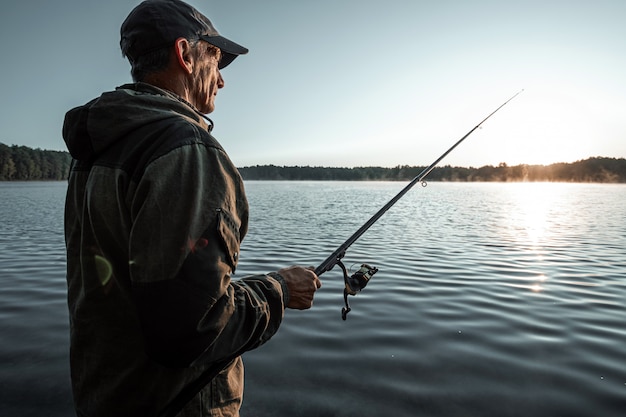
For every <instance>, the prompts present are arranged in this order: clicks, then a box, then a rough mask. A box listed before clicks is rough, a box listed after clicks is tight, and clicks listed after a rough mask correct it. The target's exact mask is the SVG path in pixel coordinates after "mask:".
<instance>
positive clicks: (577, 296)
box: [0, 182, 626, 417]
mask: <svg viewBox="0 0 626 417" xmlns="http://www.w3.org/2000/svg"><path fill="white" fill-rule="evenodd" d="M404 185H405V184H403V183H387V182H249V183H247V189H248V194H249V200H250V205H251V226H250V232H249V235H248V237H247V238H246V240H245V241H244V245H243V248H242V261H241V264H240V266H239V268H238V270H237V276H239V277H240V276H243V275H245V274H248V273H257V272H265V271H271V270H275V269H277V268H279V267H282V266H286V265H290V264H293V263H297V264H304V265H311V266H317V265H318V264H319V263H321V262H322V261H323V260H324V259H325V258H326V257H327V256H328V255H329V254H330V253H332V252H333V251H334V250H335V249H336V248H337V247H338V246H339V245H340V244H341V243H343V241H345V239H347V238H348V237H349V236H350V235H351V234H352V233H353V232H354V231H355V230H356V229H358V228H359V227H360V226H361V225H362V224H363V223H365V221H367V220H368V219H369V217H370V216H371V215H372V214H374V213H375V212H376V211H377V210H378V209H379V208H380V207H381V206H382V205H383V204H385V203H386V202H387V201H388V200H389V199H391V198H392V197H393V196H394V195H395V194H396V193H397V192H398V191H399V190H400V189H401V188H402V187H404ZM65 188H66V185H65V183H63V182H51V183H42V182H34V183H0V285H1V287H0V288H1V290H0V334H1V337H2V342H1V343H0V416H3V417H12V416H20V417H27V416H42V415H45V416H52V417H56V416H70V415H72V407H71V396H70V388H69V371H68V364H67V362H68V358H67V350H68V334H67V333H68V332H67V327H68V325H67V322H68V319H67V311H66V305H65V275H64V274H65V253H64V243H63V203H64V193H65ZM344 261H345V264H346V266H348V267H349V268H352V269H353V270H354V269H357V268H358V267H359V265H360V264H361V263H363V262H366V263H369V264H371V265H374V266H377V267H378V268H379V269H380V271H379V272H378V273H377V274H376V275H375V276H374V278H373V279H372V281H371V282H370V283H369V285H368V286H367V288H365V290H364V291H363V292H362V293H360V294H359V295H357V296H356V297H350V303H351V307H352V312H351V313H350V314H349V315H348V319H347V320H346V321H342V320H341V307H342V305H343V298H342V287H343V282H342V277H341V273H340V269H339V268H335V269H333V270H332V271H329V272H327V273H325V274H324V275H322V277H321V279H322V281H323V284H324V285H323V287H322V289H320V290H319V291H318V294H317V297H316V301H315V305H314V307H313V308H312V309H311V310H309V311H292V310H289V311H287V312H286V315H285V320H284V324H283V326H282V328H281V330H280V331H279V332H278V334H277V335H276V336H275V337H274V338H273V339H272V340H271V341H270V342H268V343H267V344H266V345H264V346H262V347H261V348H259V349H257V350H256V351H253V352H249V353H247V354H246V355H245V356H244V361H245V363H246V391H245V400H244V407H243V409H242V416H244V417H269V416H272V417H275V416H292V417H297V416H302V417H308V416H311V417H314V416H338V417H340V416H341V417H348V416H381V417H387V416H567V417H571V416H581V417H582V416H602V417H604V416H608V417H611V416H623V415H624V413H625V410H626V326H625V324H626V185H598V184H552V183H536V184H535V183H462V184H460V183H434V182H433V183H430V184H429V185H428V186H427V187H426V188H422V187H420V186H419V185H418V186H416V187H415V188H414V189H413V190H411V191H410V192H409V193H408V194H407V195H406V196H405V197H403V199H401V200H400V201H399V202H398V203H397V204H396V205H395V206H394V207H393V208H392V209H391V210H390V211H389V212H387V213H386V214H385V215H384V216H383V217H382V218H381V219H380V220H379V221H378V222H377V223H376V224H375V225H374V226H372V228H371V229H370V230H369V231H368V232H367V233H365V235H363V236H362V237H361V239H360V240H358V241H357V242H356V243H355V244H354V245H353V246H352V247H351V248H350V249H349V250H348V253H347V255H346V258H345V259H344Z"/></svg>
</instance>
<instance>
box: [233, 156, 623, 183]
mask: <svg viewBox="0 0 626 417" xmlns="http://www.w3.org/2000/svg"><path fill="white" fill-rule="evenodd" d="M425 168H426V167H423V166H408V165H399V166H396V167H393V168H383V167H356V168H327V167H310V166H282V167H281V166H276V165H256V166H249V167H243V168H239V172H241V175H242V176H243V178H244V179H246V180H284V181H298V180H321V181H409V180H411V179H413V178H415V177H416V176H417V175H419V174H420V173H421V172H422V171H423V170H424V169H425ZM427 179H428V180H429V181H461V182H464V181H467V182H469V181H557V182H602V183H626V159H624V158H602V157H595V158H589V159H585V160H581V161H576V162H573V163H556V164H551V165H527V164H521V165H515V166H508V165H507V164H505V163H501V164H499V165H498V166H492V165H486V166H483V167H480V168H463V167H452V166H450V165H445V166H441V167H436V168H435V169H434V170H433V171H432V172H431V173H430V174H429V175H428V177H427Z"/></svg>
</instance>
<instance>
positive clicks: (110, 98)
mask: <svg viewBox="0 0 626 417" xmlns="http://www.w3.org/2000/svg"><path fill="white" fill-rule="evenodd" d="M180 117H183V118H185V119H188V120H189V121H190V122H192V123H195V124H198V125H200V126H201V127H202V128H203V129H205V130H209V131H210V128H209V125H208V124H207V123H206V122H205V121H204V119H203V116H202V115H200V113H199V112H198V111H197V110H195V109H194V108H193V106H191V104H189V103H187V102H185V101H184V100H182V99H181V98H179V97H177V96H176V95H174V94H172V93H170V92H168V91H166V90H162V89H160V88H157V87H155V86H152V85H150V84H145V83H136V84H126V85H123V86H121V87H118V88H116V89H115V90H114V91H110V92H106V93H103V94H102V95H101V96H100V97H98V98H96V99H94V100H92V101H90V102H89V103H87V104H85V105H83V106H79V107H76V108H74V109H72V110H70V111H68V112H67V113H66V114H65V121H64V123H63V140H65V144H66V146H67V149H68V150H69V151H70V154H71V155H72V157H73V158H74V159H77V160H88V159H91V158H93V157H94V156H96V155H98V154H100V153H101V152H102V151H104V150H105V149H107V148H108V147H109V146H111V145H112V144H114V143H115V142H117V141H119V140H120V139H122V138H124V137H125V136H126V135H128V134H129V133H131V132H132V131H134V130H135V129H138V128H141V127H142V126H145V125H147V124H150V123H154V122H157V121H161V120H163V119H167V118H180ZM211 127H212V125H211Z"/></svg>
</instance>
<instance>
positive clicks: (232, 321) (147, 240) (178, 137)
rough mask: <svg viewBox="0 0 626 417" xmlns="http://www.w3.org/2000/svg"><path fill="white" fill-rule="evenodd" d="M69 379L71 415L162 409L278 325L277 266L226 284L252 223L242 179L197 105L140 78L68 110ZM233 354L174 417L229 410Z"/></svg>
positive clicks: (237, 378) (236, 376) (238, 394)
mask: <svg viewBox="0 0 626 417" xmlns="http://www.w3.org/2000/svg"><path fill="white" fill-rule="evenodd" d="M63 137H64V139H65V142H66V144H67V147H68V149H69V151H70V153H71V154H72V157H73V158H74V162H73V166H72V169H71V173H70V178H69V186H68V191H67V201H66V213H65V238H66V245H67V283H68V305H69V312H70V325H71V326H70V331H71V352H70V363H71V375H72V385H73V392H74V400H75V406H76V410H77V414H78V415H79V416H88V417H98V416H107V417H110V416H118V417H123V416H134V417H137V416H142V417H150V416H156V415H158V413H159V411H160V410H162V409H163V407H164V406H165V405H166V404H168V403H169V402H170V401H171V400H172V399H173V398H174V397H175V396H176V394H177V393H179V392H180V391H181V390H182V389H183V388H184V387H185V386H187V385H188V384H190V383H191V382H192V381H194V380H195V379H196V378H197V377H198V376H199V375H200V374H201V373H202V371H203V370H205V369H206V368H207V367H208V366H210V365H211V364H212V363H214V362H216V361H218V360H222V359H224V358H228V357H231V356H233V355H235V356H236V355H237V354H240V353H242V352H245V351H248V350H251V349H254V348H256V347H258V346H259V345H261V344H263V343H264V342H266V341H267V340H268V339H269V338H270V337H272V336H273V335H274V334H275V333H276V331H277V330H278V327H279V325H280V323H281V320H282V317H283V312H284V308H285V305H286V304H287V302H288V293H287V289H286V286H285V284H284V281H283V280H282V278H281V277H280V276H279V275H277V274H272V276H269V275H258V276H251V277H246V278H243V279H240V280H237V281H231V275H232V274H233V273H234V271H235V268H236V267H237V262H238V258H239V247H240V243H241V241H242V239H243V237H244V235H245V234H246V231H247V226H248V203H247V200H246V197H245V192H244V187H243V182H242V180H241V177H240V175H239V173H238V171H237V169H236V168H235V166H234V165H233V164H232V162H231V161H230V159H229V158H228V156H227V155H226V153H225V152H224V150H223V149H222V147H221V146H220V144H219V143H218V142H217V141H216V140H215V138H213V137H212V136H211V134H210V128H209V126H208V125H207V123H206V122H205V120H204V119H203V118H202V117H201V115H199V114H198V113H197V112H196V111H195V110H194V109H193V107H192V106H191V105H189V104H188V103H186V102H184V101H183V100H182V99H180V98H178V97H176V96H174V95H173V94H170V93H168V92H166V91H164V90H161V89H158V88H156V87H154V86H151V85H148V84H142V83H138V84H129V85H125V86H122V87H119V88H117V89H116V90H115V91H112V92H107V93H104V94H102V96H100V97H99V98H97V99H95V100H93V101H91V102H89V103H87V104H86V105H84V106H81V107H77V108H75V109H73V110H70V111H69V112H68V113H67V115H66V117H65V124H64V127H63ZM242 394H243V366H242V363H241V360H240V358H239V359H237V360H236V361H235V362H234V363H233V364H232V365H231V366H230V367H229V368H228V369H226V370H225V371H224V372H222V373H221V374H220V375H219V376H218V377H217V378H216V379H215V380H214V381H213V382H212V383H211V384H209V385H208V386H206V387H205V389H204V390H203V391H201V392H200V393H199V394H198V395H196V397H195V398H194V399H193V400H192V401H191V402H190V403H189V404H187V406H186V408H185V409H184V411H183V412H181V413H180V414H179V415H180V416H200V415H216V416H222V415H224V416H231V415H237V414H238V410H239V406H240V403H241V399H242Z"/></svg>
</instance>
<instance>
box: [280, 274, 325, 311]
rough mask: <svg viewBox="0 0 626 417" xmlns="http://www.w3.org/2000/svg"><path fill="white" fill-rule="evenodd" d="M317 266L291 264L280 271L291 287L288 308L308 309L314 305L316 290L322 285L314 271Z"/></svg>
mask: <svg viewBox="0 0 626 417" xmlns="http://www.w3.org/2000/svg"><path fill="white" fill-rule="evenodd" d="M314 269H315V268H303V267H301V266H290V267H288V268H283V269H281V270H279V271H278V273H279V274H280V275H281V276H282V277H283V278H284V279H285V283H286V284H287V287H288V288H289V303H288V304H287V308H294V309H297V310H306V309H307V308H311V306H312V305H313V296H314V295H315V291H317V289H318V288H320V287H321V286H322V282H321V281H320V279H319V278H318V277H317V275H315V272H313V270H314Z"/></svg>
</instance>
